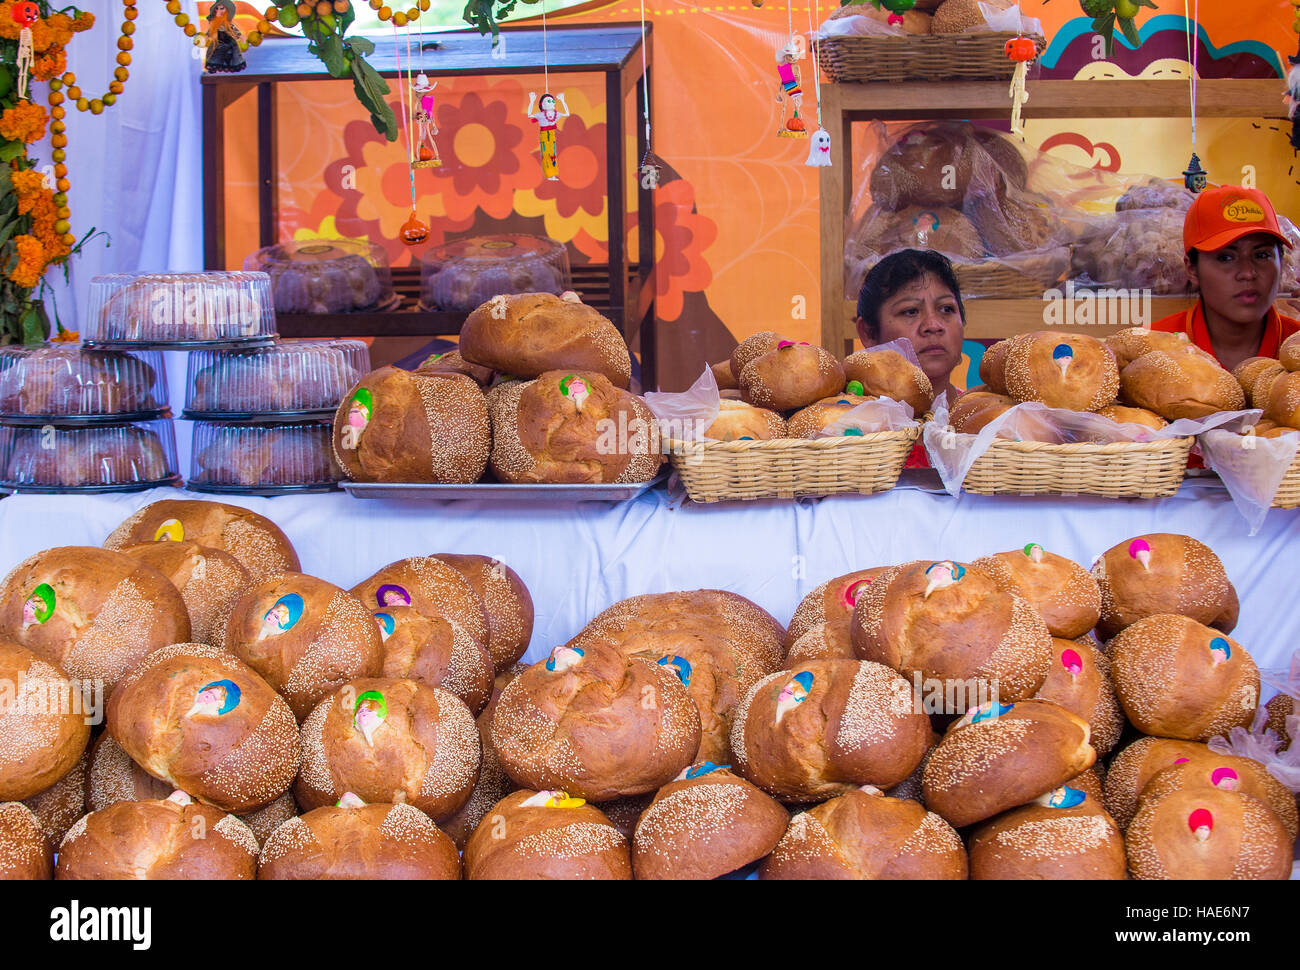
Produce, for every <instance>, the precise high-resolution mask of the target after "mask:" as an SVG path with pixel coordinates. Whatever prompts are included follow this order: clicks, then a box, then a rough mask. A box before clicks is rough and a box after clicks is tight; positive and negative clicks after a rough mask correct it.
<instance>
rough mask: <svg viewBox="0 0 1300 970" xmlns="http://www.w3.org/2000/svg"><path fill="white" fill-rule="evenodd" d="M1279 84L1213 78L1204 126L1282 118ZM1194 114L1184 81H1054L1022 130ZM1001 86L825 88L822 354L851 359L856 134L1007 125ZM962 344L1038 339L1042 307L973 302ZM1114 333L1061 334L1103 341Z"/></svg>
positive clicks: (1036, 93) (1200, 99)
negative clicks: (969, 123)
mask: <svg viewBox="0 0 1300 970" xmlns="http://www.w3.org/2000/svg"><path fill="white" fill-rule="evenodd" d="M1282 87H1283V83H1282V81H1280V80H1277V79H1274V80H1268V79H1264V80H1254V79H1251V80H1236V79H1233V78H1210V79H1202V80H1201V81H1199V82H1198V88H1197V116H1198V117H1201V118H1238V117H1241V118H1282V117H1283V116H1284V113H1283V111H1282V100H1281V95H1282ZM1189 114H1190V104H1189V99H1188V86H1187V81H1186V80H1147V79H1138V80H1127V79H1126V80H1113V81H1110V80H1101V81H1069V80H1049V81H1030V82H1029V101H1028V102H1026V103H1025V107H1024V116H1025V119H1026V120H1033V119H1042V118H1177V117H1187V116H1188V115H1189ZM1010 115H1011V101H1010V98H1009V96H1008V94H1007V83H1006V82H1005V81H964V82H960V83H950V82H932V81H906V82H902V83H896V82H891V83H872V82H867V83H860V84H840V83H834V82H832V83H827V84H824V85H822V119H823V123H824V124H825V126H826V130H827V131H829V132H830V134H831V144H832V148H831V151H832V152H834V159H833V164H832V165H831V166H830V167H827V168H823V169H821V306H822V327H821V333H822V344H823V346H825V347H826V348H827V349H829V350H832V351H834V352H839V351H840V350H842V349H843V348H849V349H852V347H853V341H854V340H855V339H856V336H857V331H856V328H855V326H854V317H855V316H856V309H855V306H854V304H853V303H852V302H850V301H848V300H846V299H845V298H844V242H845V234H846V232H847V222H848V219H849V218H850V215H851V212H852V205H853V184H852V178H853V175H854V174H855V173H854V167H853V124H854V123H855V122H864V121H944V120H992V119H1006V118H1009V117H1010ZM1189 303H1190V301H1189V300H1187V299H1176V298H1155V299H1153V301H1152V313H1153V317H1154V319H1159V318H1160V317H1161V316H1165V315H1168V314H1170V313H1174V312H1176V311H1177V310H1179V309H1182V308H1184V307H1186V306H1188V305H1189ZM965 305H966V324H967V325H966V335H967V337H970V338H972V339H985V340H987V339H1000V338H1002V337H1007V336H1011V335H1012V334H1015V333H1021V332H1023V331H1025V330H1034V329H1041V328H1043V327H1044V326H1045V324H1044V323H1043V303H1042V301H1041V300H1035V299H1024V300H1000V299H968V300H966V301H965ZM1121 326H1123V324H1119V325H1113V326H1091V327H1086V328H1085V327H1062V328H1061V329H1064V330H1080V331H1083V332H1086V333H1092V334H1096V335H1104V334H1106V333H1110V332H1112V331H1113V330H1116V329H1120V327H1121Z"/></svg>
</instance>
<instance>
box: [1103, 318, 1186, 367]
mask: <svg viewBox="0 0 1300 970" xmlns="http://www.w3.org/2000/svg"><path fill="white" fill-rule="evenodd" d="M1105 344H1106V346H1107V347H1109V348H1110V352H1111V353H1112V354H1114V355H1115V362H1116V363H1117V364H1118V365H1119V369H1120V371H1121V372H1122V371H1123V370H1124V368H1125V367H1127V366H1128V365H1129V364H1131V363H1133V361H1135V360H1137V359H1138V358H1139V357H1145V356H1146V355H1147V354H1149V353H1152V352H1153V351H1156V350H1161V351H1165V352H1169V353H1198V354H1201V355H1202V356H1204V357H1209V356H1210V355H1209V354H1206V353H1205V351H1203V350H1201V348H1200V347H1197V346H1196V344H1194V343H1192V342H1191V341H1190V340H1188V339H1187V335H1186V334H1182V333H1164V332H1163V331H1160V330H1148V329H1147V328H1146V327H1129V328H1128V329H1127V330H1118V331H1116V332H1115V333H1112V334H1110V335H1109V336H1107V337H1106V339H1105Z"/></svg>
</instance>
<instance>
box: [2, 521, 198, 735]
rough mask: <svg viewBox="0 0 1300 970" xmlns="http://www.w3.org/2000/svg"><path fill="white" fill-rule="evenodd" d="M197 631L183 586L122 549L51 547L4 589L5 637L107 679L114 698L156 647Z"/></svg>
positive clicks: (79, 673) (77, 674) (75, 674)
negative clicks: (192, 628)
mask: <svg viewBox="0 0 1300 970" xmlns="http://www.w3.org/2000/svg"><path fill="white" fill-rule="evenodd" d="M189 636H190V616H189V611H188V610H186V608H185V601H184V600H183V599H181V594H180V593H179V592H178V591H177V589H176V587H175V586H173V585H172V584H171V582H170V580H168V579H167V577H166V576H164V575H163V574H162V573H160V572H158V570H156V569H154V568H153V567H152V566H149V565H147V564H145V563H142V562H140V561H139V560H136V559H132V558H131V557H130V556H125V555H122V554H121V553H118V552H109V551H107V550H104V549H95V548H93V547H90V546H61V547H59V548H57V549H47V550H46V551H45V552H39V553H37V554H36V555H34V556H32V557H30V558H29V559H27V560H25V561H23V562H22V563H20V564H19V565H18V566H17V567H15V569H14V570H13V572H11V573H10V574H9V576H8V577H7V578H6V579H5V581H4V584H3V586H0V639H4V640H9V641H11V642H13V643H15V644H18V645H19V646H23V647H26V648H27V649H28V650H31V651H32V652H33V653H35V654H37V655H38V656H39V657H41V658H42V659H44V660H46V661H47V662H49V663H51V664H53V665H55V666H57V667H59V668H60V669H61V670H62V671H63V672H64V673H66V674H67V675H68V676H70V677H72V678H75V679H78V680H97V679H102V680H103V681H104V693H105V695H106V696H107V695H110V694H111V693H112V692H113V689H114V688H115V687H116V686H117V683H118V681H119V680H120V679H121V678H122V676H123V675H124V674H125V673H126V672H127V671H128V670H130V669H131V668H132V667H134V666H135V665H136V664H137V663H139V662H140V660H141V659H143V658H144V657H145V656H146V655H147V654H149V652H150V651H152V650H156V649H157V648H159V647H162V646H166V645H167V644H169V643H177V642H182V641H185V640H188V639H189ZM74 760H75V759H74Z"/></svg>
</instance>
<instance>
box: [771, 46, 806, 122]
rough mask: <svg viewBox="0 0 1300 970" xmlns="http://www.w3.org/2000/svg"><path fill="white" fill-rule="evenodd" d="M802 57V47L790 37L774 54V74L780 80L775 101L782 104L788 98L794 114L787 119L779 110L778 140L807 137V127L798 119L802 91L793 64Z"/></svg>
mask: <svg viewBox="0 0 1300 970" xmlns="http://www.w3.org/2000/svg"><path fill="white" fill-rule="evenodd" d="M803 56H804V54H803V50H802V47H801V46H800V44H799V43H798V42H797V41H796V40H795V39H794V37H793V36H791V37H790V43H788V44H786V45H785V46H784V47H782V48H780V49H779V50H778V51H777V52H776V72H777V74H778V75H779V76H780V78H781V90H780V91H779V92H778V93H777V96H776V100H777V101H780V102H784V101H785V100H786V99H787V98H788V99H789V100H790V103H791V104H792V105H793V106H794V113H793V114H792V115H791V116H790V117H789V118H786V117H785V109H784V107H783V108H782V109H781V130H780V131H778V132H777V133H776V135H777V137H778V138H807V137H808V127H807V126H806V125H805V124H804V123H803V119H802V118H800V117H799V108H800V107H801V106H802V105H803V90H802V89H801V88H800V87H799V67H798V65H797V64H796V63H795V62H796V61H798V60H800V59H802V58H803Z"/></svg>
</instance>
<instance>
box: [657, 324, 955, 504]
mask: <svg viewBox="0 0 1300 970" xmlns="http://www.w3.org/2000/svg"><path fill="white" fill-rule="evenodd" d="M702 383H704V384H707V385H708V387H707V389H706V388H702V387H701V385H700V384H697V385H696V387H694V388H692V390H691V391H690V392H687V394H686V395H652V396H651V398H650V403H651V406H652V407H653V408H655V409H656V413H657V414H658V416H659V418H660V423H661V426H662V427H663V428H664V429H665V434H666V440H665V446H664V450H665V451H666V452H667V453H668V455H669V460H670V461H671V462H672V465H673V468H674V469H675V470H676V472H677V474H678V476H679V477H680V479H681V482H682V484H683V486H684V487H685V488H686V492H687V494H688V495H689V496H690V497H691V499H693V500H694V501H696V502H720V501H735V500H748V499H765V498H796V497H801V496H815V495H834V494H839V493H856V494H862V495H868V494H871V493H874V492H882V491H886V490H887V489H890V488H893V487H894V485H895V484H896V483H897V482H898V476H899V474H900V473H901V472H902V470H903V465H904V464H905V463H906V461H907V457H908V455H909V454H910V453H911V451H912V448H913V447H914V445H915V444H916V441H917V438H918V437H919V435H920V431H921V423H920V421H919V420H917V417H916V416H920V415H924V414H925V413H926V412H927V411H928V410H929V407H930V402H931V400H932V398H933V392H932V390H931V386H930V380H929V378H927V377H926V376H925V373H924V372H923V371H922V370H921V368H920V366H919V365H918V364H917V362H916V356H915V353H914V352H913V351H912V349H911V346H910V344H908V343H907V342H906V341H898V342H897V343H896V344H889V345H882V346H880V347H876V348H872V349H870V350H865V351H859V352H857V353H855V354H851V355H850V356H849V357H847V358H846V359H845V360H843V361H840V360H837V359H836V358H835V357H834V355H832V354H831V353H829V352H828V351H827V350H825V349H823V348H822V347H818V346H815V345H813V344H807V343H799V342H796V341H792V340H789V339H787V338H785V337H783V336H781V335H780V334H778V333H776V332H774V331H764V332H762V333H757V334H754V335H753V336H751V337H749V338H748V339H746V340H744V341H742V342H741V343H740V344H739V345H738V346H737V347H736V349H735V351H734V352H733V353H732V355H731V359H730V360H729V361H724V362H723V363H721V364H717V365H715V366H714V367H713V368H712V370H711V372H709V373H706V374H705V376H704V378H703V379H702ZM715 386H716V387H717V388H721V391H720V392H719V391H717V390H714V387H715ZM719 393H720V394H721V395H722V396H721V398H720V399H719V396H718V395H719ZM665 397H686V398H688V399H692V398H693V400H688V403H687V408H686V411H685V412H678V414H681V413H688V414H691V415H694V416H695V421H694V423H695V426H696V427H695V433H693V434H692V433H690V431H689V430H684V429H689V427H690V424H691V422H690V421H689V420H688V421H684V422H681V423H677V422H674V420H673V417H674V415H673V414H672V413H671V412H670V411H669V410H666V409H665V408H664V405H663V403H662V401H663V398H665ZM701 414H704V415H705V417H704V418H703V419H701V418H700V417H699V415H701Z"/></svg>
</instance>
